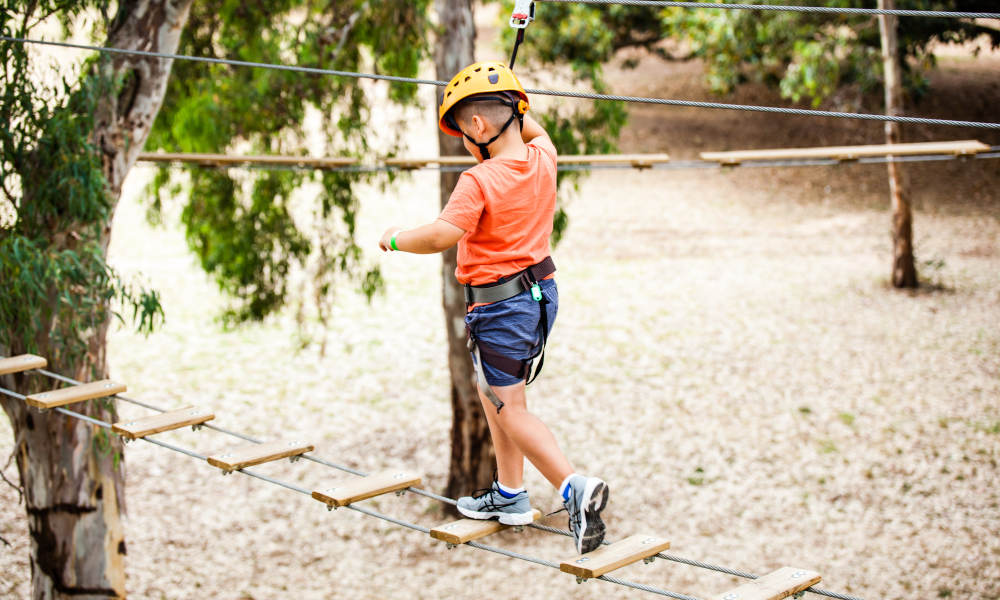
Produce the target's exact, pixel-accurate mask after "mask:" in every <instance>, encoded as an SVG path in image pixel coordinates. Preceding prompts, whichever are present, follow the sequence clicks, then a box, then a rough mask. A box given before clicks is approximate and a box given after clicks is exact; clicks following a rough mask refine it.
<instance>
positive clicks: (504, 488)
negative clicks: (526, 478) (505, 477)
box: [497, 481, 524, 496]
mask: <svg viewBox="0 0 1000 600" xmlns="http://www.w3.org/2000/svg"><path fill="white" fill-rule="evenodd" d="M497 487H498V488H500V491H501V492H503V493H505V494H507V495H508V496H516V495H518V494H520V493H521V492H523V491H524V486H521V487H519V488H512V487H507V486H506V485H504V484H502V483H500V482H499V481H498V482H497Z"/></svg>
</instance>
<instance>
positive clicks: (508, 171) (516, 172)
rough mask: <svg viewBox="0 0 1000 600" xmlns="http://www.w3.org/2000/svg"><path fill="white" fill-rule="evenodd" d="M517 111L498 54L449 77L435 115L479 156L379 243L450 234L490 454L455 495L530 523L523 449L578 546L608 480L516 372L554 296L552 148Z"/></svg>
mask: <svg viewBox="0 0 1000 600" xmlns="http://www.w3.org/2000/svg"><path fill="white" fill-rule="evenodd" d="M527 111H528V96H527V94H525V92H524V88H522V87H521V84H520V82H518V80H517V78H516V77H515V76H514V74H513V73H512V72H511V71H510V69H508V68H507V67H506V66H505V65H504V64H503V63H499V62H483V63H475V64H473V65H470V66H468V67H466V68H465V69H463V70H462V71H460V72H459V73H458V74H457V75H455V77H454V78H453V79H452V80H451V82H449V83H448V85H447V86H446V87H445V90H444V94H443V96H442V100H441V105H440V106H439V123H438V124H439V126H440V127H441V129H442V130H443V131H444V132H445V133H447V134H449V135H452V136H456V137H458V136H463V137H464V140H463V141H464V142H465V147H466V149H467V150H468V151H469V153H470V154H472V156H473V157H475V158H476V160H477V161H478V163H479V164H477V165H476V166H475V167H472V168H471V169H469V170H468V171H466V172H465V173H463V174H462V175H461V177H460V178H459V181H458V184H457V185H456V186H455V189H454V191H453V192H452V194H451V198H450V199H449V201H448V204H447V205H446V206H445V208H444V210H443V211H442V213H441V215H440V217H439V218H438V219H437V220H436V221H434V222H433V223H430V224H427V225H424V226H422V227H417V228H416V229H409V230H402V229H400V228H397V227H390V228H389V229H387V230H386V232H385V233H384V234H383V235H382V239H381V240H380V241H379V247H380V248H381V249H382V250H383V251H388V250H402V251H406V252H414V253H419V254H429V253H434V252H442V251H444V250H446V249H448V248H450V247H451V246H453V245H455V244H456V243H457V244H458V268H457V269H456V270H455V277H456V278H457V279H458V281H459V283H462V284H464V285H465V290H466V302H467V304H468V307H469V312H468V313H467V315H466V318H465V322H466V326H467V328H468V331H469V340H470V343H469V346H470V350H471V352H472V358H473V363H474V364H475V366H476V376H477V380H478V386H479V397H480V400H481V402H482V404H483V410H484V411H485V412H486V420H487V421H488V423H489V429H490V436H491V438H492V439H493V445H494V447H495V449H496V457H497V479H496V480H495V481H494V482H493V485H492V487H491V488H489V489H486V490H480V491H479V492H477V493H476V494H474V495H473V496H465V497H463V498H460V499H459V500H458V510H459V512H461V513H462V514H463V515H465V516H466V517H470V518H473V519H491V518H497V519H498V520H499V521H500V522H501V523H504V524H507V525H524V524H527V523H530V522H531V521H532V510H531V503H530V501H529V499H528V492H527V491H525V489H524V487H523V475H524V459H525V458H526V457H527V459H528V460H530V461H531V464H533V465H534V466H535V467H536V468H537V469H538V470H539V471H540V472H541V473H542V475H544V476H545V478H546V479H548V481H549V482H550V483H551V484H552V485H553V486H555V487H556V489H557V490H559V493H560V495H561V496H562V499H563V503H564V505H565V507H566V511H567V512H568V513H569V527H570V531H571V532H572V533H573V537H574V540H575V542H576V549H577V552H580V553H586V552H590V551H591V550H594V549H595V548H597V547H598V546H599V545H600V544H601V542H602V541H603V540H604V530H605V526H604V522H603V521H602V520H601V517H600V513H601V511H602V510H603V509H604V506H605V505H606V504H607V500H608V486H607V485H606V484H605V483H604V482H603V481H602V480H600V479H598V478H596V477H585V476H583V475H578V474H576V473H575V472H574V470H573V467H572V466H571V465H570V463H569V461H568V460H567V459H566V457H565V455H563V453H562V451H561V450H560V449H559V445H558V444H557V443H556V440H555V437H553V435H552V433H551V432H550V431H549V429H548V427H546V426H545V424H544V423H542V422H541V421H540V420H539V419H538V418H537V417H536V416H534V415H532V414H531V413H529V412H528V410H527V404H526V399H525V385H526V383H525V378H526V377H527V375H528V374H529V373H530V371H531V366H532V363H533V361H534V359H536V358H537V359H538V366H537V368H536V369H535V375H537V374H538V370H540V369H541V366H542V358H543V356H544V354H543V353H544V349H545V340H546V337H547V336H548V333H549V330H550V328H551V326H552V323H553V322H554V321H555V317H556V310H557V307H558V302H559V297H558V292H557V289H556V283H555V279H553V273H554V272H555V266H554V265H553V264H552V260H551V258H550V257H549V236H550V235H551V233H552V216H553V213H554V211H555V203H556V150H555V147H554V146H553V145H552V141H551V140H550V139H549V137H548V135H547V134H546V133H545V130H544V129H542V127H541V126H540V125H539V124H538V123H537V122H536V121H535V120H534V119H532V118H531V117H530V116H527V115H526V114H525V113H526V112H527Z"/></svg>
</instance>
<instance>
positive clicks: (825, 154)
mask: <svg viewBox="0 0 1000 600" xmlns="http://www.w3.org/2000/svg"><path fill="white" fill-rule="evenodd" d="M989 149H990V147H989V146H988V145H986V144H984V143H982V142H980V141H977V140H959V141H954V142H920V143H913V144H879V145H868V146H827V147H822V148H773V149H767V150H731V151H728V152H702V153H701V158H702V159H703V160H707V161H714V162H718V163H722V164H724V165H738V164H740V163H743V162H747V161H755V160H795V159H822V158H832V159H836V160H857V159H859V158H870V157H876V156H890V155H891V156H917V155H922V154H951V155H955V156H968V155H972V154H977V153H979V152H986V151H988V150H989Z"/></svg>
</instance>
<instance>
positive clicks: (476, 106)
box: [452, 92, 514, 129]
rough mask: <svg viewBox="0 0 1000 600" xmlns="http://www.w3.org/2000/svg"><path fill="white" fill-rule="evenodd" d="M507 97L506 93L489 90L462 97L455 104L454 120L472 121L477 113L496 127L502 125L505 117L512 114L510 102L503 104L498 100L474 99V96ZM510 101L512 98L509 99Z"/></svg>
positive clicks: (462, 122)
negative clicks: (488, 91)
mask: <svg viewBox="0 0 1000 600" xmlns="http://www.w3.org/2000/svg"><path fill="white" fill-rule="evenodd" d="M500 95H502V96H504V97H507V94H506V93H497V92H490V93H485V94H474V95H472V96H469V97H467V98H463V99H462V100H461V101H460V102H459V103H458V104H457V105H455V108H453V109H452V110H454V111H455V112H454V115H455V120H457V121H458V122H459V123H461V124H469V123H471V122H472V117H473V116H474V115H479V116H480V117H481V118H482V119H483V120H485V121H486V122H487V123H488V124H490V125H492V126H493V127H495V128H496V129H500V128H501V127H503V124H504V123H506V122H507V119H509V118H510V117H511V115H512V114H514V112H513V111H514V109H512V108H511V107H510V104H505V103H503V102H501V101H500V100H476V98H483V97H487V98H489V97H493V98H496V97H497V96H500ZM511 101H512V102H513V101H514V100H511Z"/></svg>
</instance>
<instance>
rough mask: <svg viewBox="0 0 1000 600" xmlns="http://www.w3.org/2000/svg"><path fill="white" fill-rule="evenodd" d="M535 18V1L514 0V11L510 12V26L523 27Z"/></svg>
mask: <svg viewBox="0 0 1000 600" xmlns="http://www.w3.org/2000/svg"><path fill="white" fill-rule="evenodd" d="M534 20H535V3H534V2H532V1H531V0H514V12H512V13H511V14H510V26H511V27H513V28H514V29H524V28H525V27H527V26H528V23H531V22H532V21H534Z"/></svg>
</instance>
